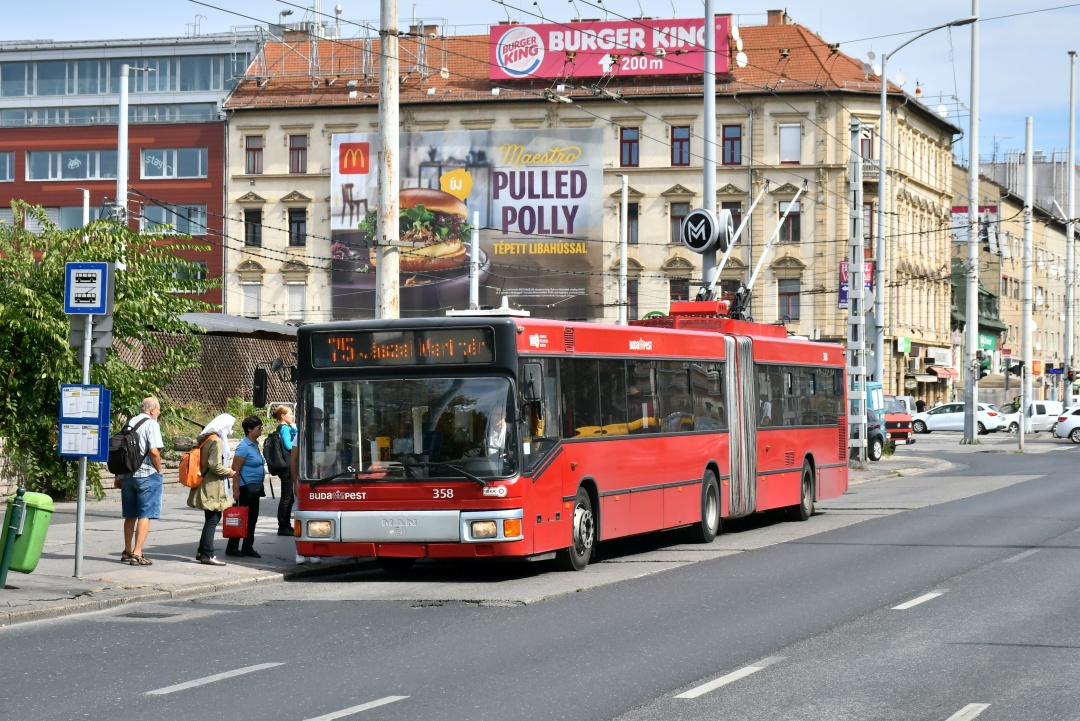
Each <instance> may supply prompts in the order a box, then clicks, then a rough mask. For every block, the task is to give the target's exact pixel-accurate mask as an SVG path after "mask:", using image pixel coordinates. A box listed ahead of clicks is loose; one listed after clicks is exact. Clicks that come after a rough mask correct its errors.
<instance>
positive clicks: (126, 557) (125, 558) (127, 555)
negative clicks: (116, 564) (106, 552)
mask: <svg viewBox="0 0 1080 721" xmlns="http://www.w3.org/2000/svg"><path fill="white" fill-rule="evenodd" d="M133 555H135V554H133V553H132V552H131V551H124V552H123V553H121V554H120V563H130V562H131V557H132V556H133Z"/></svg>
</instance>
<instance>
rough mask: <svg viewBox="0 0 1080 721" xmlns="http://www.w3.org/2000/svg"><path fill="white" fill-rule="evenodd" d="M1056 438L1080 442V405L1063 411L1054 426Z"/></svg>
mask: <svg viewBox="0 0 1080 721" xmlns="http://www.w3.org/2000/svg"><path fill="white" fill-rule="evenodd" d="M1054 438H1068V439H1069V440H1070V441H1072V442H1073V443H1080V406H1072V407H1071V408H1066V409H1065V410H1064V411H1062V413H1061V415H1060V416H1058V419H1057V425H1055V426H1054Z"/></svg>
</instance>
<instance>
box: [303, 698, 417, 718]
mask: <svg viewBox="0 0 1080 721" xmlns="http://www.w3.org/2000/svg"><path fill="white" fill-rule="evenodd" d="M407 698H409V697H408V696H387V697H385V698H380V699H376V700H375V701H368V702H367V703H362V704H360V705H359V706H352V707H350V708H343V709H341V710H340V711H332V712H330V713H328V714H326V715H324V716H314V717H312V718H309V719H304V721H334V719H339V718H345V717H346V716H352V715H353V714H357V713H360V712H361V711H369V710H371V709H373V708H378V707H379V706H385V705H386V704H388V703H394V702H395V701H404V700H405V699H407Z"/></svg>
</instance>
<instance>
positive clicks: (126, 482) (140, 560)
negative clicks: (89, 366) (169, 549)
mask: <svg viewBox="0 0 1080 721" xmlns="http://www.w3.org/2000/svg"><path fill="white" fill-rule="evenodd" d="M160 415H161V403H159V402H158V399H157V398H154V397H153V396H151V397H149V398H146V399H144V400H143V402H142V413H140V414H139V415H137V416H135V417H134V418H131V419H129V420H128V422H127V423H126V424H125V425H124V428H125V429H127V428H131V429H134V435H135V436H136V437H137V439H138V446H139V452H140V454H141V455H142V462H141V463H140V464H139V466H138V467H137V468H136V469H135V470H134V471H133V472H131V473H121V474H119V475H118V476H117V480H116V482H117V484H118V486H119V488H120V502H121V506H122V509H123V515H124V552H123V553H122V554H121V555H120V562H121V563H127V564H130V565H132V566H150V565H152V562H151V561H150V559H149V558H146V557H145V556H143V544H144V543H145V542H146V536H147V534H148V533H149V532H150V519H152V518H159V517H160V516H161V494H162V490H163V486H164V482H165V479H164V477H163V476H162V472H161V448H162V447H163V446H164V445H165V443H164V441H162V439H161V426H159V425H158V422H157V418H158V416H160Z"/></svg>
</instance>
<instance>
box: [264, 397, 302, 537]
mask: <svg viewBox="0 0 1080 721" xmlns="http://www.w3.org/2000/svg"><path fill="white" fill-rule="evenodd" d="M270 413H271V415H273V416H274V420H276V421H277V422H278V432H279V433H280V434H281V442H282V444H284V446H285V452H286V453H287V454H290V455H291V454H292V449H293V444H294V443H296V420H295V419H294V417H293V407H292V406H290V405H289V404H287V403H282V404H281V405H279V406H274V408H273V409H272V410H271V411H270ZM278 478H279V479H280V480H281V499H280V500H279V501H278V507H277V525H278V531H277V533H278V535H279V536H289V537H290V538H291V537H292V536H293V527H292V520H291V518H292V508H293V498H294V493H295V491H294V489H293V477H292V471H291V470H289V471H286V472H285V473H282V474H281V475H280V476H278Z"/></svg>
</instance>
